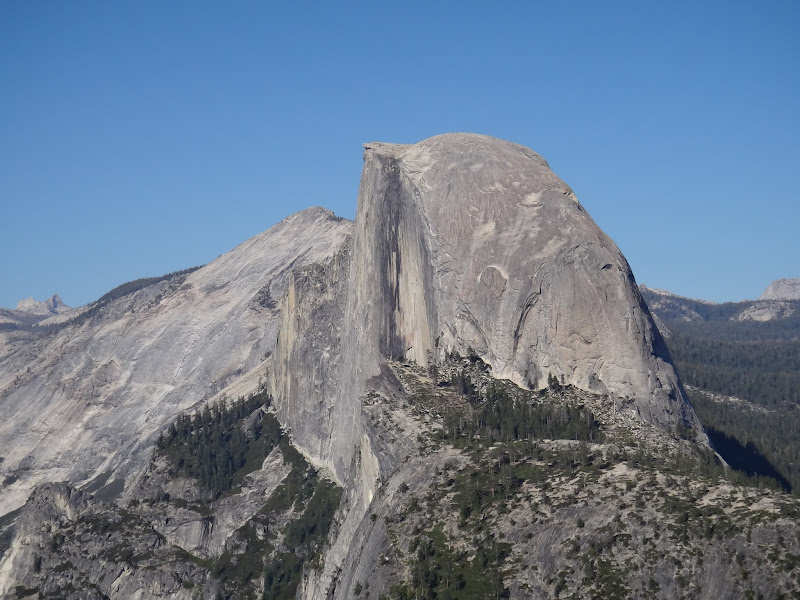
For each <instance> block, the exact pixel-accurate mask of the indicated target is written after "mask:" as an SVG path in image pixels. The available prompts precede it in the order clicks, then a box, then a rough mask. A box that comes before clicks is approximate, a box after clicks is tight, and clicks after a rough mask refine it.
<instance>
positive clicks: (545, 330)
mask: <svg viewBox="0 0 800 600" xmlns="http://www.w3.org/2000/svg"><path fill="white" fill-rule="evenodd" d="M76 314H77V315H78V316H77V317H75V318H74V319H71V320H67V321H64V322H60V323H59V324H57V325H54V326H53V327H54V329H53V330H48V331H47V332H45V333H37V332H36V328H35V326H32V328H30V329H24V330H23V329H20V330H13V329H12V330H10V331H5V330H0V352H1V354H0V417H2V426H0V447H2V455H3V459H4V460H3V461H0V476H2V477H3V478H5V480H6V481H8V482H10V483H9V484H8V485H7V486H6V487H5V488H4V489H3V494H2V497H0V513H1V514H0V516H2V515H3V514H6V513H8V512H10V511H12V510H14V509H17V508H19V507H21V506H22V505H23V504H24V503H25V501H26V498H28V496H29V494H30V493H31V491H32V490H33V488H34V487H36V486H41V485H42V484H46V483H47V482H53V481H63V482H66V483H67V484H69V485H72V486H75V487H78V488H83V489H88V488H91V489H93V490H94V489H97V488H98V487H99V488H100V489H105V488H109V489H111V488H113V490H112V491H113V492H114V493H113V495H112V496H113V497H114V498H115V499H116V502H117V503H125V502H132V501H134V500H135V501H136V502H137V503H138V500H139V498H138V497H137V496H136V494H137V493H139V492H137V490H141V489H143V488H142V485H143V484H142V482H143V481H145V480H146V479H147V475H146V472H147V469H148V460H149V457H150V456H151V453H152V449H153V446H154V444H155V440H156V438H157V436H158V434H159V432H160V431H164V429H165V428H166V427H167V426H168V425H169V423H170V422H172V421H173V420H174V419H175V418H176V417H177V416H178V415H179V414H180V413H182V412H184V411H186V410H197V409H199V408H200V407H202V406H203V405H207V404H209V403H211V402H214V401H216V400H219V399H220V398H224V397H227V398H234V397H237V396H242V395H247V394H249V393H251V392H254V391H256V390H258V389H263V388H264V387H266V388H267V389H269V390H270V392H271V393H272V396H273V397H274V407H275V412H276V415H277V418H278V420H279V421H280V423H281V425H282V426H283V428H284V429H285V431H287V432H289V434H290V437H291V443H292V445H293V446H294V447H295V448H296V449H298V450H300V452H301V453H302V454H303V456H304V457H305V458H306V459H307V460H308V461H309V462H310V463H311V464H313V465H315V466H317V467H319V468H321V469H323V470H324V471H325V472H326V473H327V474H328V475H329V476H330V478H331V479H333V480H335V481H336V482H337V483H338V484H339V485H340V486H341V487H342V488H343V490H344V500H343V504H342V505H341V507H340V515H339V517H338V520H337V527H336V529H335V531H334V533H332V534H331V537H330V539H329V540H328V543H329V548H328V549H327V550H326V552H325V554H324V556H322V557H321V558H320V561H319V570H318V571H314V573H312V574H309V575H308V576H307V577H305V578H304V580H303V587H302V589H301V590H300V597H304V598H326V597H335V598H345V597H348V594H349V593H350V591H351V590H352V589H353V586H354V585H355V584H356V583H357V582H358V581H366V578H367V577H369V576H370V573H371V572H372V571H371V569H374V568H376V564H377V563H376V561H377V560H378V557H379V555H380V551H381V548H384V547H385V545H386V532H385V530H382V529H380V528H378V529H374V528H373V527H372V526H371V523H372V522H374V519H372V521H370V518H369V516H368V515H370V514H372V515H376V514H383V512H385V511H387V510H389V509H390V508H391V507H390V503H391V501H392V497H393V496H392V494H386V493H384V492H382V490H392V489H395V488H397V486H399V485H400V483H399V482H403V484H404V485H405V486H406V488H407V489H409V488H410V489H411V490H412V491H414V490H418V489H422V486H424V485H425V483H424V482H426V481H430V477H431V475H432V473H431V469H435V468H437V465H438V464H439V463H438V462H437V461H442V462H443V461H445V459H446V458H447V456H446V455H445V454H442V453H440V454H437V456H438V458H436V459H435V460H434V459H431V460H426V459H425V458H424V456H423V452H422V450H421V449H420V447H419V442H418V439H420V436H424V435H426V434H427V432H428V425H424V424H420V422H419V421H417V420H415V419H416V417H413V416H412V415H411V414H410V413H409V412H407V411H405V409H401V408H397V407H400V406H406V407H407V406H408V404H407V402H408V398H407V390H406V389H405V388H404V386H403V384H402V383H401V382H400V381H399V379H398V375H397V373H396V371H395V370H394V369H395V366H396V364H397V361H407V362H410V363H416V365H419V366H430V367H431V368H433V369H436V368H437V367H442V368H447V365H448V364H452V363H448V361H450V360H451V358H450V357H451V356H454V355H455V356H458V355H461V356H467V355H472V356H475V357H476V360H477V359H478V358H479V359H480V360H482V361H483V363H485V364H486V365H488V367H487V368H488V369H490V371H491V377H492V378H495V379H500V380H507V381H510V382H513V384H516V386H519V388H521V389H522V390H523V391H526V393H527V390H540V389H543V388H545V387H547V386H548V382H550V381H557V382H559V383H560V384H561V385H564V386H572V387H571V389H574V390H577V391H578V392H580V393H581V394H584V395H585V396H586V397H591V398H592V400H591V401H592V402H595V403H596V405H597V406H598V407H599V409H601V410H603V411H605V412H606V413H607V414H609V415H612V416H613V418H614V419H623V420H625V422H626V423H629V424H631V423H633V424H634V425H633V426H636V427H639V426H642V427H648V428H650V429H651V430H653V431H657V432H659V435H662V434H663V435H665V436H669V435H670V434H671V432H672V431H674V430H675V429H676V428H679V429H682V430H685V429H688V430H690V431H692V432H693V436H694V437H695V438H696V439H697V440H698V441H700V442H701V443H702V444H706V443H707V440H706V437H705V434H704V432H703V429H702V426H701V425H700V423H699V421H698V419H697V417H696V415H695V413H694V410H693V409H692V406H691V404H690V403H689V402H688V400H687V397H686V395H685V392H684V390H683V388H682V386H681V383H680V381H679V379H678V376H677V374H676V372H675V370H674V368H673V366H672V364H671V359H670V357H669V354H668V352H667V349H666V346H665V345H664V342H663V340H662V338H661V337H660V335H659V333H658V330H657V329H656V327H655V325H654V324H653V320H652V318H651V316H650V313H649V311H648V309H647V307H646V306H645V304H644V302H643V300H642V297H641V295H640V293H639V290H638V288H637V286H636V284H635V280H634V277H633V274H632V273H631V270H630V267H629V266H628V263H627V262H626V260H625V258H624V257H623V256H622V254H621V252H620V251H619V249H618V248H617V247H616V245H615V244H614V242H613V241H612V240H611V239H610V238H609V237H608V236H607V235H605V234H604V233H603V232H602V231H601V230H600V228H599V227H598V226H597V225H596V224H595V223H594V221H593V220H592V219H591V217H590V216H589V215H588V214H587V213H586V211H585V210H584V208H583V207H582V206H581V204H580V203H579V202H578V200H577V199H576V197H575V195H574V193H573V192H572V190H571V189H570V188H569V186H567V185H566V184H565V183H564V182H563V181H561V180H560V179H559V178H558V177H557V176H556V175H555V174H554V173H553V172H552V171H551V170H550V168H549V166H548V164H547V162H546V161H545V160H544V159H543V158H542V157H541V156H539V155H538V154H536V153H535V152H533V151H531V150H529V149H528V148H525V147H523V146H520V145H518V144H514V143H511V142H507V141H503V140H499V139H495V138H491V137H488V136H484V135H476V134H463V133H457V134H445V135H440V136H436V137H433V138H430V139H427V140H424V141H422V142H419V143H417V144H410V145H398V144H387V143H377V142H376V143H369V144H366V145H365V146H364V167H363V171H362V175H361V184H360V189H359V195H358V207H357V213H356V218H355V221H354V222H352V223H351V222H350V221H347V220H344V219H339V218H337V217H335V216H334V215H333V214H332V213H330V212H329V211H325V210H324V209H308V210H306V211H303V212H301V213H298V214H296V215H293V216H292V217H289V218H287V219H285V220H284V221H283V222H281V223H279V224H278V225H275V226H274V227H272V228H271V229H269V230H268V231H266V232H264V233H262V234H260V235H258V236H256V237H254V238H252V239H251V240H248V241H246V242H245V243H243V244H241V245H240V246H239V247H237V248H235V249H234V250H232V251H231V252H229V253H227V254H225V255H223V256H221V257H220V258H218V259H217V260H215V261H214V262H212V263H210V264H208V265H206V266H204V267H202V268H199V269H197V270H194V271H192V272H184V273H182V274H180V275H179V276H175V277H173V278H167V279H159V280H158V282H157V283H154V284H152V285H148V286H146V287H144V288H142V289H135V290H133V291H132V292H131V293H130V294H127V295H124V296H122V297H120V298H116V299H113V300H111V301H109V302H108V303H106V304H102V305H101V306H95V307H94V308H93V307H92V306H91V305H90V306H89V307H84V308H82V309H78V310H77V312H76ZM509 385H510V384H509ZM376 399H381V400H379V402H383V403H384V404H383V405H381V406H384V408H385V407H390V408H391V407H393V408H391V411H392V414H394V418H395V419H397V420H398V423H400V425H398V426H397V427H396V428H395V429H394V430H393V431H392V433H391V435H386V431H385V430H383V429H381V428H380V426H379V425H378V424H377V423H379V422H380V419H378V418H377V417H376V414H377V413H376V412H375V411H376V410H377V409H376V408H374V406H375V403H376V402H378V400H376ZM404 402H405V403H406V404H403V403H404ZM384 408H381V410H384ZM386 410H389V408H386ZM383 414H385V413H383ZM609 418H612V417H609ZM451 458H452V457H451ZM273 462H275V461H273ZM269 464H272V463H269ZM264 465H265V466H263V467H262V469H266V468H268V461H265V463H264ZM439 466H440V465H439ZM106 482H108V483H106ZM106 491H108V490H106ZM59 493H60V492H59ZM109 493H110V492H109ZM259 493H263V490H262V492H259ZM235 502H236V501H235V500H231V499H229V503H234V504H235ZM246 507H250V504H246V505H242V507H239V508H237V509H236V511H234V512H236V514H237V523H241V522H246V521H247V519H248V518H249V516H248V515H249V513H248V512H247V511H248V510H250V508H246ZM257 508H258V507H256V508H255V510H257ZM392 510H393V509H392ZM382 511H383V512H382ZM192 519H194V520H192ZM195 521H196V522H195ZM161 526H162V525H159V524H154V525H153V527H155V528H156V529H158V527H161ZM186 527H187V530H191V531H192V532H193V533H192V536H193V537H192V539H194V540H195V542H196V543H197V544H199V545H203V544H205V545H206V546H208V543H207V542H208V540H205V537H204V536H206V537H208V536H213V535H216V536H217V538H214V539H215V540H216V541H215V542H214V544H213V546H214V547H218V548H225V547H226V544H227V541H226V540H224V539H221V538H219V536H220V535H222V534H220V533H219V532H217V533H216V534H215V533H213V531H212V529H213V527H210V526H209V521H208V519H207V518H206V516H205V515H203V514H198V515H197V517H196V519H195V518H194V517H192V518H190V519H188V520H187V522H186ZM228 534H231V532H230V531H228V532H227V533H226V534H225V535H228ZM231 535H232V534H231ZM218 538H219V539H218ZM357 538H358V539H360V540H361V543H360V544H354V540H355V539H357ZM209 539H210V538H209ZM197 540H200V541H197ZM203 540H205V541H203ZM193 543H194V542H193ZM14 544H17V545H12V550H10V551H9V552H11V554H10V556H12V557H17V558H13V559H12V558H8V559H6V558H4V559H3V562H2V563H0V573H5V574H6V576H8V574H9V573H14V572H15V571H14V569H15V567H14V564H16V563H14V561H15V560H16V561H18V562H20V561H22V562H24V560H23V559H24V556H25V551H24V544H23V542H19V543H17V542H14ZM184 549H186V550H188V551H191V550H192V548H191V547H188V546H187V547H186V548H184ZM22 562H20V564H22ZM337 582H338V584H337ZM337 585H338V587H337ZM8 589H11V588H8ZM0 591H2V590H0ZM154 597H158V596H154ZM163 597H180V594H177V595H175V596H169V594H166V592H165V595H164V596H163Z"/></svg>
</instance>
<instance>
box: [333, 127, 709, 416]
mask: <svg viewBox="0 0 800 600" xmlns="http://www.w3.org/2000/svg"><path fill="white" fill-rule="evenodd" d="M365 148H366V150H365V153H364V163H365V164H364V173H363V176H362V181H361V191H360V194H359V207H358V214H357V217H356V223H355V239H354V253H353V268H352V273H351V277H352V283H351V286H352V291H351V294H350V298H349V302H350V304H351V305H352V307H353V309H354V312H355V313H356V314H358V315H360V318H359V322H358V325H357V326H356V331H355V333H354V334H353V335H351V336H350V337H349V339H348V341H350V342H351V343H352V342H353V341H354V342H356V343H355V344H354V345H353V346H351V347H353V348H358V349H359V350H358V353H359V354H361V353H362V351H363V355H362V356H361V357H359V359H357V362H358V364H359V365H361V366H362V367H361V368H363V369H365V370H367V371H370V370H374V369H375V366H374V363H375V361H376V360H377V357H379V356H383V357H388V356H392V355H405V356H406V357H408V358H412V359H414V360H416V361H417V362H419V363H421V364H424V363H425V361H426V359H427V356H428V355H429V353H430V354H432V355H433V356H434V357H438V358H441V357H442V356H443V354H444V352H445V351H446V350H447V351H452V350H458V351H460V352H462V353H463V352H464V351H465V350H466V349H467V348H470V347H471V348H473V349H474V351H475V352H476V353H477V354H479V355H480V356H481V357H482V358H483V359H484V360H485V361H486V362H487V363H489V364H490V365H491V366H492V368H493V372H494V373H495V376H498V377H502V378H507V379H511V380H513V381H514V382H515V383H517V384H520V385H526V386H531V387H542V386H544V385H546V383H547V380H548V377H549V376H551V375H552V376H555V377H557V378H558V379H559V380H560V381H563V382H564V383H568V384H573V385H575V386H577V387H578V388H581V389H586V390H591V391H596V392H601V393H607V394H609V395H610V396H613V397H617V398H621V399H624V398H629V399H631V403H630V405H629V409H630V410H632V411H635V412H636V413H637V414H638V416H639V417H641V418H642V419H644V420H646V421H649V422H651V423H653V424H656V425H659V426H662V427H671V426H674V425H682V426H696V425H697V421H696V417H695V416H694V412H693V411H692V410H691V408H690V406H689V404H688V403H687V402H686V398H685V395H684V392H683V390H682V388H681V385H680V383H679V381H678V378H677V376H676V374H675V371H674V369H673V367H672V366H671V364H670V359H669V357H668V354H667V350H666V347H665V345H664V343H663V340H662V339H661V337H660V335H659V334H658V331H657V330H656V328H655V326H654V325H653V321H652V319H651V317H650V314H649V313H648V311H647V308H646V306H645V304H644V302H643V301H642V298H641V296H640V294H639V291H638V289H637V287H636V285H635V282H634V278H633V275H632V273H631V270H630V267H629V266H628V263H627V262H626V261H625V258H624V257H623V256H622V254H621V252H620V251H619V249H618V248H617V247H616V245H615V244H614V243H613V242H612V241H611V239H610V238H609V237H608V236H606V235H605V234H604V233H603V232H602V231H601V230H600V228H599V227H597V225H596V224H595V223H594V221H593V220H592V219H591V217H589V215H588V214H587V213H586V211H585V210H584V209H583V207H582V206H581V205H580V203H579V202H578V201H577V199H576V198H575V196H574V194H573V193H572V190H571V189H570V188H569V187H568V186H567V185H566V184H565V183H564V182H562V181H561V180H560V179H559V178H558V177H557V176H556V175H555V174H554V173H553V172H552V171H551V170H550V168H549V167H548V165H547V163H546V162H545V161H544V159H542V158H541V157H540V156H538V155H537V154H535V153H534V152H532V151H531V150H529V149H527V148H524V147H522V146H519V145H516V144H513V143H510V142H505V141H501V140H497V139H493V138H489V137H486V136H480V135H470V134H448V135H442V136H437V137H434V138H430V139H428V140H425V141H423V142H420V143H418V144H414V145H393V144H382V143H375V144H367V145H366V147H365Z"/></svg>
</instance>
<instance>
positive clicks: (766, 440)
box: [643, 290, 800, 493]
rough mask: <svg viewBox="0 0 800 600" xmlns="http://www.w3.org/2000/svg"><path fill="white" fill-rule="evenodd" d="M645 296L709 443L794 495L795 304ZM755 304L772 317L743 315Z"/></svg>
mask: <svg viewBox="0 0 800 600" xmlns="http://www.w3.org/2000/svg"><path fill="white" fill-rule="evenodd" d="M643 297H644V298H645V300H646V301H647V302H648V303H649V305H650V309H651V311H652V312H653V313H654V314H655V315H656V316H657V317H658V319H659V320H660V321H661V323H662V324H663V326H664V327H666V329H667V331H666V332H665V334H666V342H667V346H668V347H669V350H670V354H671V355H672V358H673V360H674V362H675V365H676V367H677V369H678V373H679V374H680V376H681V379H682V380H683V382H684V383H685V384H686V385H687V386H691V387H690V397H691V399H692V403H693V404H694V407H695V410H696V411H697V413H698V416H699V417H700V419H701V421H702V422H703V424H704V426H705V427H706V429H707V430H708V433H709V435H710V437H711V440H712V443H714V444H715V445H716V446H720V447H722V448H724V449H725V450H727V451H728V452H729V453H731V454H730V456H729V457H728V458H729V459H730V460H732V461H733V462H737V463H741V464H740V466H741V467H742V468H743V469H744V470H745V471H752V470H753V469H754V470H755V471H756V472H759V473H761V474H765V475H769V476H772V477H776V478H777V479H778V480H779V481H781V482H782V483H783V484H784V487H787V488H791V489H793V490H794V491H795V493H797V491H798V490H800V301H783V300H781V301H773V300H770V301H748V302H728V303H724V304H712V303H706V302H702V301H698V300H691V299H687V298H680V297H678V296H665V295H662V294H656V293H654V292H652V291H650V290H643ZM754 309H760V310H765V311H769V310H772V311H774V315H775V316H774V318H772V319H770V320H766V321H757V320H753V319H750V318H747V314H748V312H746V311H752V310H754ZM692 388H694V389H692ZM704 391H705V392H708V393H704ZM727 397H734V398H737V399H739V400H741V401H727V400H725V398H727ZM759 457H760V458H759ZM772 470H774V472H771V471H772Z"/></svg>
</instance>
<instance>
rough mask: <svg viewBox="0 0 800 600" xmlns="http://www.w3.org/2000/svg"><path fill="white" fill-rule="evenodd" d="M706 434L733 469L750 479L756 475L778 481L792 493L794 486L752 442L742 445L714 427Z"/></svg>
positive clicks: (709, 428) (707, 430)
mask: <svg viewBox="0 0 800 600" xmlns="http://www.w3.org/2000/svg"><path fill="white" fill-rule="evenodd" d="M706 433H707V434H708V439H709V440H710V441H711V443H712V444H713V446H714V449H715V450H716V451H717V452H719V454H720V456H722V458H724V459H725V462H727V463H728V464H729V465H730V466H731V468H732V469H734V470H736V471H740V472H742V473H744V474H746V475H747V476H748V477H753V476H756V475H759V476H762V477H770V478H772V479H774V480H775V481H777V482H778V483H779V484H780V485H781V487H782V488H783V489H784V490H786V491H787V492H791V491H792V486H791V484H790V483H789V481H788V480H787V479H786V478H785V477H784V476H783V475H781V473H780V471H778V469H776V468H775V466H774V465H773V464H772V463H771V462H770V461H769V460H768V459H767V457H766V456H764V455H763V454H761V451H760V450H759V449H758V447H757V446H756V445H755V444H754V443H753V442H752V441H749V442H747V443H746V444H744V445H742V443H741V442H740V441H739V440H738V439H736V438H735V437H733V436H732V435H728V434H726V433H724V432H723V431H719V430H718V429H714V428H713V427H707V428H706Z"/></svg>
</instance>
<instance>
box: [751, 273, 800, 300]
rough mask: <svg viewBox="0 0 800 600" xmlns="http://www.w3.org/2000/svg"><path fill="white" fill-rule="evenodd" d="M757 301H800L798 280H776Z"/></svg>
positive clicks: (799, 280)
mask: <svg viewBox="0 0 800 600" xmlns="http://www.w3.org/2000/svg"><path fill="white" fill-rule="evenodd" d="M759 300H800V279H796V278H795V279H776V280H775V281H773V282H772V283H770V284H769V285H768V286H767V289H765V290H764V293H763V294H761V297H760V298H759Z"/></svg>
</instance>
